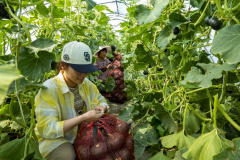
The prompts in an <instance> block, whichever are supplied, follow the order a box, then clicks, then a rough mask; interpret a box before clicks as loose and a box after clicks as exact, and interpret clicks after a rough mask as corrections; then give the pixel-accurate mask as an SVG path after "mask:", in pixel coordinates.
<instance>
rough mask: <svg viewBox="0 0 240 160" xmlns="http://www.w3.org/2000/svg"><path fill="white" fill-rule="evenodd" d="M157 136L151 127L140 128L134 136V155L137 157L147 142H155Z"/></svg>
mask: <svg viewBox="0 0 240 160" xmlns="http://www.w3.org/2000/svg"><path fill="white" fill-rule="evenodd" d="M157 143H158V136H157V133H156V131H155V130H154V128H153V127H151V126H149V127H147V128H141V129H139V130H138V131H137V133H136V135H135V137H134V144H135V151H134V154H135V157H136V158H138V157H139V156H140V155H141V154H142V153H143V151H144V150H145V148H146V146H147V145H148V144H157Z"/></svg>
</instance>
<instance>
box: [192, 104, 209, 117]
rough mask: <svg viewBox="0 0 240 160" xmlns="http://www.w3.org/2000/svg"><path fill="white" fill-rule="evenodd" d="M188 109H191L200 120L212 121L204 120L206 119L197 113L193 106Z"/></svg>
mask: <svg viewBox="0 0 240 160" xmlns="http://www.w3.org/2000/svg"><path fill="white" fill-rule="evenodd" d="M188 107H190V108H191V110H192V111H193V113H194V114H195V115H196V116H197V117H198V118H200V119H201V120H203V121H211V119H209V118H204V117H202V116H200V115H199V114H198V113H197V112H196V111H195V109H194V108H193V107H192V105H191V104H189V105H188Z"/></svg>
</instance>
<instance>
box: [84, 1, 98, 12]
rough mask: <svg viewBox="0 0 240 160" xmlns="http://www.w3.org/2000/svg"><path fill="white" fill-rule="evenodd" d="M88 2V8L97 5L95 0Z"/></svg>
mask: <svg viewBox="0 0 240 160" xmlns="http://www.w3.org/2000/svg"><path fill="white" fill-rule="evenodd" d="M86 2H87V4H88V7H87V10H91V9H93V7H95V6H96V5H97V3H96V2H94V1H93V0H86Z"/></svg>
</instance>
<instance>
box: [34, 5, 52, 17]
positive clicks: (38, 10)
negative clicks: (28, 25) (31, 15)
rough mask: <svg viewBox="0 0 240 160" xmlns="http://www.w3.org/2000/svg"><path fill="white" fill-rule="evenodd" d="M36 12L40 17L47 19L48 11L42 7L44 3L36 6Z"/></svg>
mask: <svg viewBox="0 0 240 160" xmlns="http://www.w3.org/2000/svg"><path fill="white" fill-rule="evenodd" d="M36 10H37V12H38V13H39V14H40V15H41V16H43V17H48V14H49V10H48V9H47V7H46V6H45V5H44V3H41V4H38V5H37V7H36Z"/></svg>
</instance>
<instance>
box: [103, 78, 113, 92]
mask: <svg viewBox="0 0 240 160" xmlns="http://www.w3.org/2000/svg"><path fill="white" fill-rule="evenodd" d="M114 87H115V80H114V79H113V77H107V82H106V84H105V87H104V89H105V91H106V92H112V91H113V89H114Z"/></svg>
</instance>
